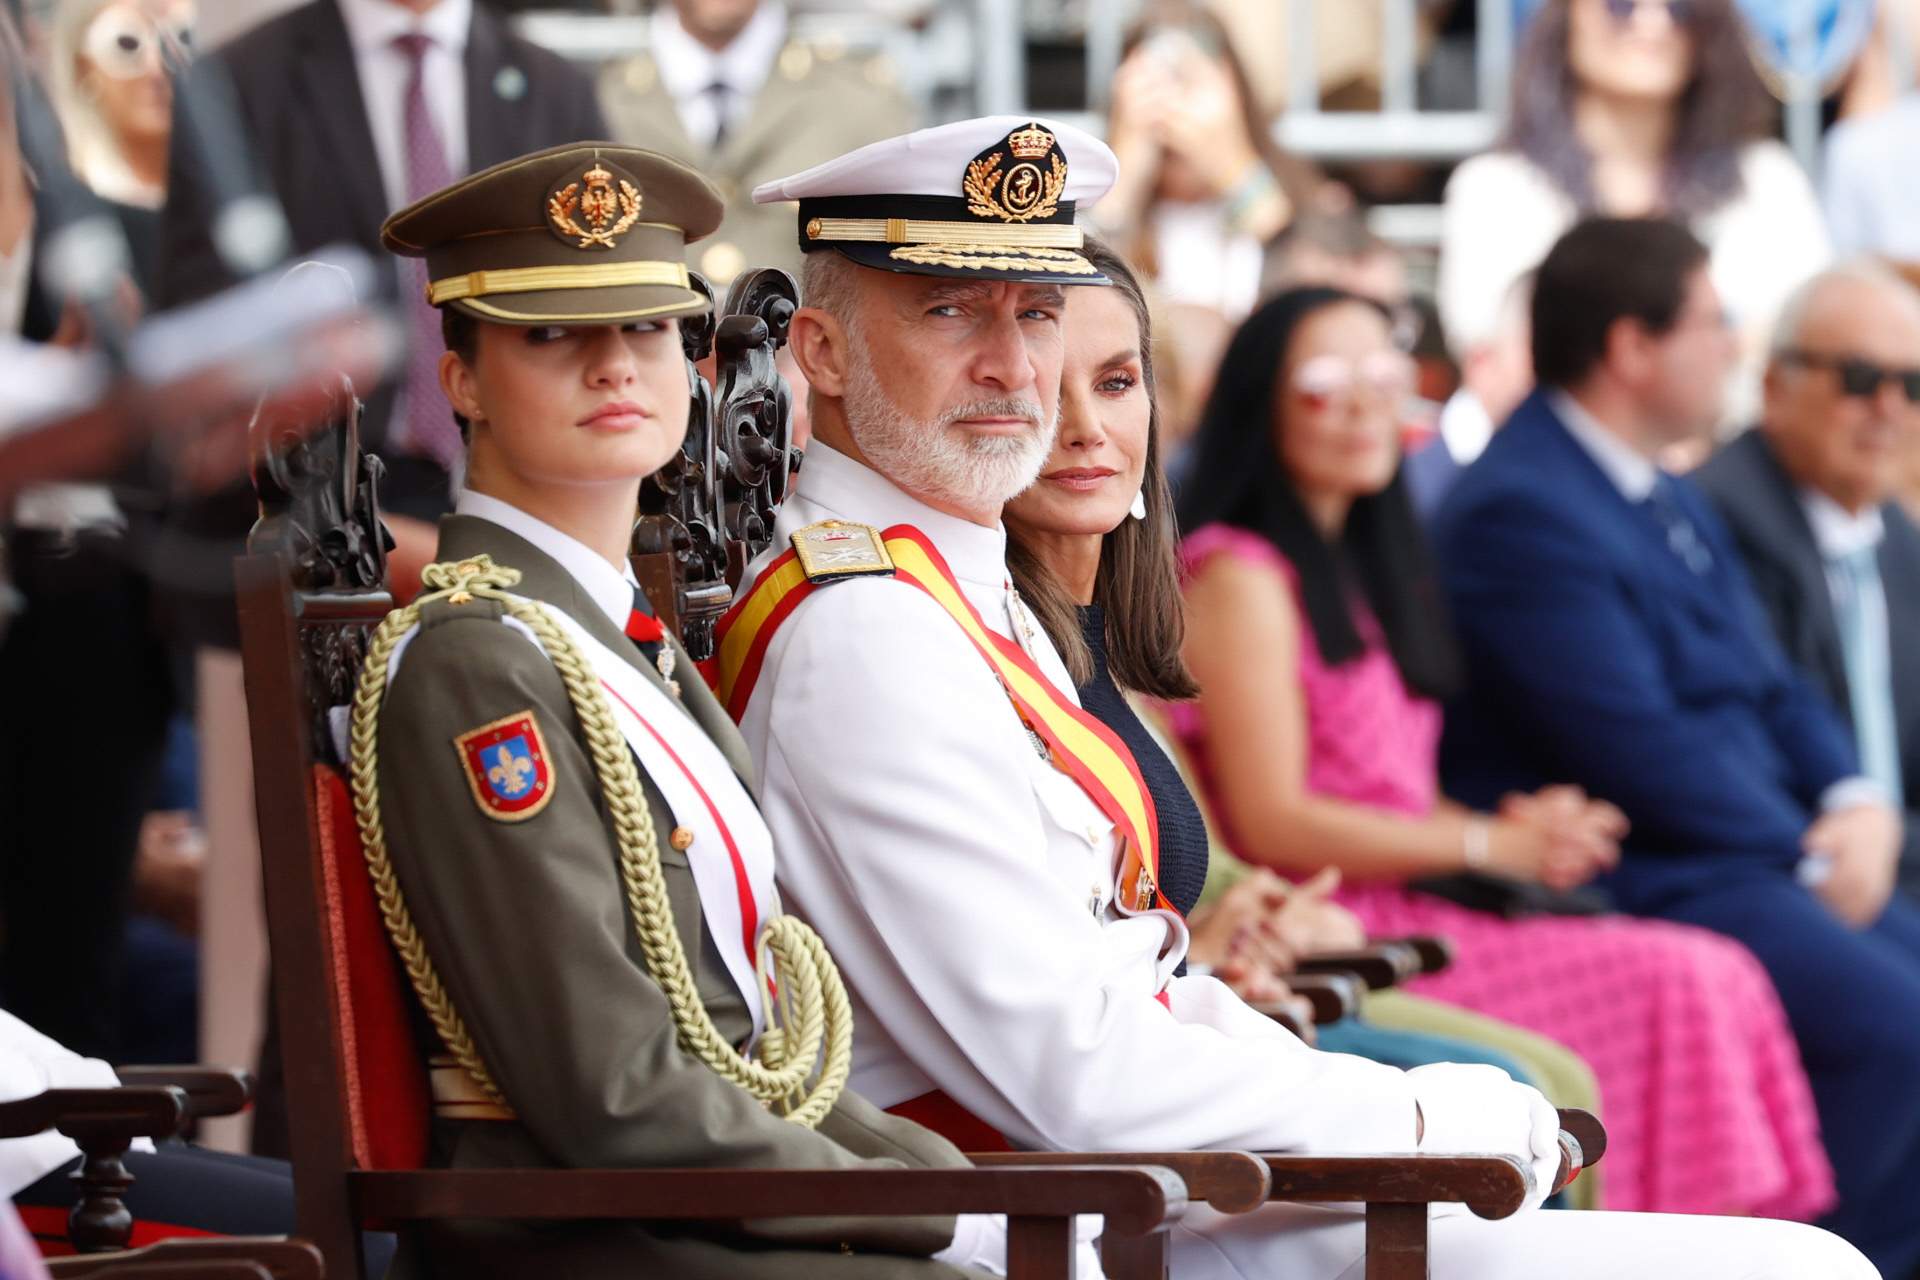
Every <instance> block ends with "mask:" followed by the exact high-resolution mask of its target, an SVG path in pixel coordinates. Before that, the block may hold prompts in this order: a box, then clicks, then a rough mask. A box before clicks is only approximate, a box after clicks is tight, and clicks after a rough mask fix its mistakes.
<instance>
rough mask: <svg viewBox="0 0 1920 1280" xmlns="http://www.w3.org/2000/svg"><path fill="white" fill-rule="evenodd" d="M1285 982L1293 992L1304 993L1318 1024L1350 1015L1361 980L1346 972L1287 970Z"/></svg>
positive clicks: (1357, 1005) (1357, 1000)
mask: <svg viewBox="0 0 1920 1280" xmlns="http://www.w3.org/2000/svg"><path fill="white" fill-rule="evenodd" d="M1287 985H1288V986H1289V987H1291V988H1293V993H1294V994H1295V995H1297V996H1305V997H1306V999H1307V1002H1308V1003H1309V1004H1311V1005H1312V1006H1313V1020H1314V1022H1315V1023H1316V1024H1317V1025H1319V1026H1323V1027H1324V1026H1327V1025H1329V1024H1331V1023H1335V1022H1338V1021H1340V1019H1342V1018H1350V1017H1352V1016H1353V1015H1354V1014H1355V1013H1357V1012H1358V1011H1359V1009H1360V992H1361V982H1360V980H1359V979H1358V978H1357V977H1355V976H1354V975H1353V974H1350V973H1290V974H1288V975H1287ZM1261 1012H1262V1013H1265V1012H1267V1010H1266V1008H1264V1007H1262V1008H1261Z"/></svg>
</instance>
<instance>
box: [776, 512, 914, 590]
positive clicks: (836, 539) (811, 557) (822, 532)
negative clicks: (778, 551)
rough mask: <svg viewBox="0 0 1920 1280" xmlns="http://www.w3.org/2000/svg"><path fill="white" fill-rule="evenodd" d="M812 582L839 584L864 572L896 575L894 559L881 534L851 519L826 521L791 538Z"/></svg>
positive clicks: (801, 564)
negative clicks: (894, 573)
mask: <svg viewBox="0 0 1920 1280" xmlns="http://www.w3.org/2000/svg"><path fill="white" fill-rule="evenodd" d="M790 541H791V542H792V543H793V554H794V556H795V558H796V559H798V560H799V561H800V571H801V572H802V573H804V574H806V575H807V581H808V582H836V581H838V580H839V579H841V578H851V577H856V576H858V575H860V574H863V573H883V574H886V573H892V572H893V557H892V556H890V555H888V554H887V544H886V542H885V541H883V540H882V539H881V537H880V531H879V530H878V529H876V528H874V527H873V526H872V525H870V524H856V523H854V522H853V521H850V520H822V521H821V522H820V523H819V524H810V525H808V526H807V527H806V528H804V529H796V530H795V531H794V534H793V537H792V538H791V539H790Z"/></svg>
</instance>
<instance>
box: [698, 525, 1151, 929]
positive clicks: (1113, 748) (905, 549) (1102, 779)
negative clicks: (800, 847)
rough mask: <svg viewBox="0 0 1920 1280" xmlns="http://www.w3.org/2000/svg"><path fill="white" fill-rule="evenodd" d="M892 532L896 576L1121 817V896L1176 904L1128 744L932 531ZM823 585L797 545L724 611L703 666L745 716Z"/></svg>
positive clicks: (1115, 818)
mask: <svg viewBox="0 0 1920 1280" xmlns="http://www.w3.org/2000/svg"><path fill="white" fill-rule="evenodd" d="M882 537H883V538H884V539H885V541H886V547H887V552H888V554H889V555H891V556H892V557H893V564H894V576H895V577H896V578H897V579H899V580H900V581H901V582H905V583H908V584H910V585H912V586H914V587H917V588H919V589H920V590H921V591H924V592H926V593H927V594H928V595H929V596H931V597H933V599H934V601H935V602H936V603H938V604H939V605H940V607H941V608H943V609H945V610H946V611H947V613H948V614H949V615H950V616H951V617H952V618H953V620H954V621H955V622H956V623H958V624H959V626H960V629H961V630H962V631H963V632H965V633H966V636H967V639H968V640H970V641H972V642H973V647H974V649H975V650H977V651H978V652H979V654H980V656H981V658H983V659H984V660H985V661H986V663H987V665H988V666H989V667H991V668H992V669H993V673H994V675H995V676H996V677H997V678H998V679H999V681H1000V687H1001V688H1002V689H1004V690H1005V691H1006V694H1007V697H1008V698H1009V699H1010V700H1011V701H1012V703H1013V707H1014V710H1015V711H1016V712H1017V713H1018V714H1019V716H1020V719H1021V720H1022V721H1023V722H1024V723H1025V724H1026V726H1027V727H1028V728H1029V729H1031V730H1032V731H1033V732H1034V733H1035V734H1036V735H1038V736H1039V738H1040V740H1041V741H1043V742H1044V743H1046V745H1047V748H1048V751H1049V752H1050V755H1051V759H1052V762H1053V765H1054V767H1055V768H1057V769H1059V770H1060V771H1061V772H1062V773H1064V774H1066V775H1067V776H1068V777H1070V778H1072V779H1073V780H1074V781H1075V782H1077V783H1078V784H1080V788H1081V790H1083V791H1085V792H1086V794H1087V798H1088V799H1090V800H1092V801H1093V803H1094V804H1096V805H1097V806H1099V808H1100V812H1101V813H1103V814H1105V815H1106V816H1107V819H1108V820H1109V821H1110V822H1112V823H1113V825H1114V828H1115V830H1116V831H1117V832H1118V833H1119V835H1120V837H1121V842H1122V847H1123V849H1124V853H1123V856H1122V861H1121V866H1120V880H1119V887H1118V893H1117V896H1118V897H1119V899H1120V902H1121V904H1122V905H1123V906H1125V907H1126V908H1127V909H1128V910H1130V911H1146V910H1150V909H1155V908H1158V909H1160V910H1165V911H1171V910H1173V909H1174V908H1173V905H1172V904H1171V903H1169V902H1168V901H1167V899H1166V895H1165V894H1163V893H1161V892H1160V824H1159V819H1158V817H1157V816H1156V815H1155V813H1154V808H1153V796H1152V795H1151V794H1150V793H1149V792H1148V791H1147V784H1146V782H1145V781H1144V780H1143V779H1142V778H1141V776H1140V766H1139V764H1138V763H1136V762H1135V760H1134V758H1133V753H1132V752H1131V751H1129V750H1128V749H1127V745H1126V744H1125V743H1124V742H1122V741H1121V740H1120V738H1119V737H1118V735H1116V734H1115V733H1114V732H1113V730H1111V729H1109V728H1108V727H1107V726H1106V725H1105V724H1103V723H1101V722H1100V721H1099V720H1098V719H1096V718H1094V717H1093V716H1091V715H1088V714H1087V713H1086V712H1085V711H1083V710H1081V709H1080V707H1079V706H1077V705H1076V704H1075V703H1074V702H1073V700H1072V699H1071V698H1068V697H1067V696H1066V695H1064V694H1063V693H1061V692H1060V690H1059V689H1058V688H1056V687H1055V686H1054V684H1053V682H1052V681H1050V680H1048V679H1047V677H1046V675H1045V674H1044V673H1042V672H1041V670H1040V668H1039V667H1037V666H1035V665H1034V661H1033V659H1032V658H1030V657H1028V656H1027V654H1026V652H1025V651H1024V650H1022V649H1021V648H1020V646H1019V645H1017V644H1015V643H1014V642H1013V641H1011V640H1009V639H1007V638H1006V637H1004V636H1002V635H1000V634H999V633H998V632H996V631H994V630H993V629H992V628H991V627H989V626H987V625H986V623H985V622H983V621H982V620H981V618H980V614H979V612H978V611H977V610H976V609H975V608H974V607H973V603H972V602H971V601H969V600H968V599H967V597H966V593H965V592H963V591H962V590H961V589H960V584H959V583H958V582H957V581H955V580H954V576H953V570H951V569H949V568H948V567H947V562H946V561H945V560H944V559H942V558H941V556H940V553H939V551H938V550H936V549H935V548H934V545H933V543H932V542H931V541H929V540H928V538H927V536H926V535H925V534H923V533H921V532H920V531H919V530H918V529H916V528H914V527H913V526H912V525H904V524H902V525H895V526H894V527H893V528H891V529H888V530H887V531H886V532H885V533H884V534H883V535H882ZM820 585H824V584H817V583H813V582H810V581H808V580H807V575H806V573H805V572H804V571H803V570H802V569H801V567H800V563H799V560H798V558H797V557H796V555H795V554H794V552H793V551H791V550H789V551H787V552H786V553H785V554H784V555H782V556H780V557H779V558H778V559H776V560H775V561H774V562H773V563H772V564H770V565H768V566H767V569H766V572H764V573H762V574H761V575H760V579H759V581H758V582H756V583H754V586H753V590H751V591H749V592H748V593H747V594H746V595H745V596H743V597H742V598H741V599H740V600H739V601H737V602H736V603H735V604H734V606H733V607H732V608H731V609H729V610H728V611H727V614H726V616H725V617H724V618H722V619H721V620H720V625H719V628H718V641H719V643H718V647H717V650H716V652H715V654H714V657H713V659H712V661H711V662H709V663H706V664H703V666H702V670H703V673H704V674H705V675H706V676H707V682H708V683H709V684H711V685H712V686H713V690H714V693H715V694H716V695H718V697H719V699H720V702H721V704H722V705H723V706H725V707H726V709H727V711H728V713H729V714H730V715H732V716H733V718H734V719H735V720H739V719H740V718H741V716H743V715H745V714H746V710H747V702H748V700H749V699H751V698H752V697H753V690H754V685H755V684H756V683H757V682H758V681H759V678H760V668H761V664H762V663H763V662H764V661H765V659H766V654H767V646H768V645H769V644H771V643H772V640H773V636H774V633H775V632H776V631H777V630H778V629H779V627H780V624H781V623H782V622H784V621H786V619H787V618H788V617H789V616H790V615H791V614H792V613H793V611H794V609H795V608H797V607H798V606H799V604H800V602H801V601H802V600H804V599H806V598H807V597H808V596H809V595H811V594H812V593H813V591H814V590H815V589H816V587H817V586H820Z"/></svg>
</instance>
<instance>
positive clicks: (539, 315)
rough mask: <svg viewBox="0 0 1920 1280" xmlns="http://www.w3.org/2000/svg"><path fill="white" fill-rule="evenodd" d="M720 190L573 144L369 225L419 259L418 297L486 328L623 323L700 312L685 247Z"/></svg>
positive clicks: (605, 147) (651, 161)
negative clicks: (421, 286)
mask: <svg viewBox="0 0 1920 1280" xmlns="http://www.w3.org/2000/svg"><path fill="white" fill-rule="evenodd" d="M722 207H723V206H722V202H721V199H720V193H719V192H718V191H715V190H714V188H713V186H712V184H711V183H709V182H708V181H707V180H706V179H705V178H703V177H701V176H700V175H699V174H698V173H696V172H694V171H693V170H692V169H689V168H688V167H687V166H685V165H683V164H681V163H679V162H678V161H676V160H670V159H668V158H667V157H666V156H662V155H656V154H655V153H653V152H651V151H642V150H640V149H638V148H637V147H627V146H621V145H619V144H618V143H612V142H577V143H572V144H570V145H567V146H562V147H551V148H549V149H547V150H545V151H536V152H534V153H533V154H531V155H524V156H521V157H519V158H518V159H514V160H507V161H504V162H502V163H500V164H497V165H494V166H493V167H492V168H490V169H483V170H482V171H480V172H479V173H476V174H474V175H473V176H472V177H470V178H465V179H463V180H461V181H459V182H456V183H454V184H453V185H452V186H450V187H446V188H444V189H442V190H440V191H436V192H435V193H434V194H432V195H430V196H427V197H426V198H424V199H422V200H419V201H417V202H416V203H414V204H411V205H408V206H407V207H406V208H404V209H402V210H400V211H399V212H398V213H396V214H394V215H393V216H392V217H390V218H388V219H387V221H386V225H385V226H383V227H381V229H380V242H381V243H382V244H383V245H385V246H386V247H387V249H388V250H389V251H390V252H392V253H396V254H399V255H400V256H402V257H407V258H425V259H426V261H427V300H428V301H429V302H431V303H432V304H433V305H435V306H439V307H457V308H458V309H460V310H461V311H464V312H466V313H467V314H469V315H471V316H473V317H475V318H476V319H480V320H488V321H492V322H493V323H495V324H511V325H528V326H531V325H549V324H553V325H558V324H578V325H585V324H623V323H627V322H630V321H634V320H645V319H664V318H667V317H671V316H682V315H691V314H694V313H696V312H701V311H705V310H707V309H708V308H709V306H710V305H711V304H710V303H709V302H708V300H707V299H706V297H705V296H704V295H703V294H701V293H700V292H698V291H697V290H695V289H694V288H693V287H692V286H691V285H690V283H689V279H688V275H687V261H686V252H687V245H688V244H689V243H691V242H692V241H695V240H698V239H700V238H701V237H702V236H705V235H710V234H711V233H712V232H713V230H714V228H716V227H718V226H719V225H720V215H721V211H722Z"/></svg>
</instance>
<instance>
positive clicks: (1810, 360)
mask: <svg viewBox="0 0 1920 1280" xmlns="http://www.w3.org/2000/svg"><path fill="white" fill-rule="evenodd" d="M1784 358H1785V359H1786V360H1788V361H1790V362H1791V363H1793V364H1797V365H1800V366H1801V367H1803V368H1807V369H1831V370H1833V371H1834V372H1835V373H1836V374H1838V375H1839V377H1840V391H1841V393H1842V394H1843V395H1849V396H1859V397H1862V398H1865V397H1869V396H1874V395H1877V394H1879V391H1880V386H1881V384H1882V383H1884V382H1889V381H1891V382H1895V383H1898V384H1899V386H1900V391H1901V393H1902V394H1903V395H1905V396H1906V398H1907V403H1908V404H1920V369H1889V368H1886V367H1885V366H1883V365H1877V364H1875V363H1873V361H1871V360H1861V359H1858V358H1856V357H1853V356H1828V355H1820V354H1818V353H1817V352H1813V351H1789V352H1786V353H1785V357H1784Z"/></svg>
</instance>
